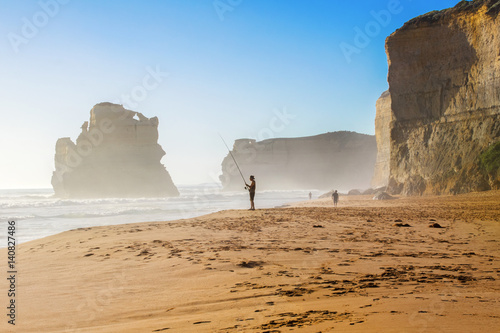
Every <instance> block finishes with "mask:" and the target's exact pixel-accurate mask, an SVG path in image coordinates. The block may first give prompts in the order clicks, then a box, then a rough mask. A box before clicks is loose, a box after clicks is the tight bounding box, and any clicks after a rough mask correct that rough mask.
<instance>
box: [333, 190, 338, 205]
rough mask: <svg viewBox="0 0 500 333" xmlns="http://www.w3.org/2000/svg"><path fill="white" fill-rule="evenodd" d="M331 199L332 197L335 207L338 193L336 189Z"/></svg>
mask: <svg viewBox="0 0 500 333" xmlns="http://www.w3.org/2000/svg"><path fill="white" fill-rule="evenodd" d="M332 199H333V205H334V206H335V207H337V204H338V203H339V194H338V193H337V190H335V191H333V193H332Z"/></svg>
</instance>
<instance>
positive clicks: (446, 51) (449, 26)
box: [386, 0, 500, 195]
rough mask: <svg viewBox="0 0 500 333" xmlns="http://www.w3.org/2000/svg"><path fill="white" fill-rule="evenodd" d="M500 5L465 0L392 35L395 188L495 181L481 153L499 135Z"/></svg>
mask: <svg viewBox="0 0 500 333" xmlns="http://www.w3.org/2000/svg"><path fill="white" fill-rule="evenodd" d="M499 12H500V1H498V0H496V1H492V0H475V1H471V2H468V1H461V2H460V3H459V4H458V5H457V6H455V7H454V8H451V9H447V10H443V11H439V12H431V13H428V14H426V15H423V16H420V17H417V18H415V19H413V20H411V21H409V22H407V23H406V24H405V25H404V26H403V27H402V28H401V29H399V30H397V31H396V32H394V33H393V34H392V35H391V36H389V37H388V38H387V41H386V52H387V55H388V62H389V75H388V81H389V92H390V98H391V110H392V116H393V117H394V121H392V123H391V124H392V125H391V126H390V165H389V168H390V180H389V190H390V191H391V193H402V194H405V195H421V194H444V193H464V192H469V191H477V190H487V189H490V188H491V187H492V184H493V183H494V181H495V179H493V180H492V179H489V178H488V177H487V176H486V174H485V172H483V170H482V169H481V166H480V162H479V160H480V159H479V156H480V155H481V153H482V152H484V151H486V150H487V149H488V147H489V145H491V144H493V143H494V142H497V141H498V140H499V139H500V118H499V116H500V51H499V50H500V19H499ZM499 174H500V173H499Z"/></svg>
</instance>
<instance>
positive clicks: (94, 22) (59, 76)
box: [0, 0, 458, 188]
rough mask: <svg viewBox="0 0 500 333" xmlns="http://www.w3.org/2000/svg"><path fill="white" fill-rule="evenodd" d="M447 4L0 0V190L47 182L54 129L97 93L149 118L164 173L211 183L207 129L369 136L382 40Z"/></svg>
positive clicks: (82, 116) (213, 151) (215, 164)
mask: <svg viewBox="0 0 500 333" xmlns="http://www.w3.org/2000/svg"><path fill="white" fill-rule="evenodd" d="M457 2H458V1H457V0H454V1H416V0H413V1H412V0H400V1H397V0H383V1H368V0H362V1H345V0H342V1H336V0H215V1H213V0H150V1H146V0H141V1H139V0H135V1H128V0H114V1H111V0H108V1H106V0H99V1H98V0H41V1H29V0H23V1H19V0H0V8H1V10H0V36H1V38H0V109H1V111H2V118H1V125H0V126H1V128H0V158H1V160H0V188H38V187H46V188H48V187H51V186H50V179H51V175H52V171H53V169H54V162H53V159H54V148H55V143H56V140H57V139H58V138H60V137H71V138H72V139H73V140H74V139H76V137H77V135H78V134H79V132H80V126H81V125H82V123H83V122H84V121H86V120H88V118H89V111H90V109H91V108H92V107H93V106H94V105H95V104H97V103H100V102H105V101H109V102H118V103H120V104H125V106H128V107H129V108H130V109H132V110H135V111H139V112H142V113H143V114H144V115H145V116H147V117H152V116H158V117H159V119H160V125H159V134H160V139H159V143H160V144H161V145H162V146H163V149H164V150H165V151H166V153H167V155H166V156H165V157H164V158H163V160H162V162H163V163H164V164H165V165H166V167H167V170H168V171H169V172H170V174H171V176H172V178H173V180H174V182H175V183H176V184H189V183H192V184H194V183H201V182H211V181H214V179H213V178H214V177H215V175H216V174H217V173H218V172H219V171H220V163H221V161H222V159H223V158H224V156H225V155H226V154H227V150H226V148H225V147H224V145H223V144H222V142H221V141H220V138H219V137H218V135H217V133H221V134H222V135H223V136H224V137H225V139H226V141H227V142H228V144H229V145H230V146H232V143H233V140H235V139H237V138H243V137H249V138H256V139H259V140H260V139H266V138H269V137H271V136H272V137H299V136H309V135H315V134H320V133H325V132H333V131H339V130H350V131H356V132H360V133H367V134H374V117H375V101H376V100H377V98H378V97H379V96H380V94H381V93H382V92H383V91H384V90H386V89H387V87H388V86H387V60H386V55H385V49H384V41H385V38H386V37H387V36H388V35H390V34H391V33H392V32H394V31H395V30H396V29H397V28H399V27H401V26H402V24H403V23H404V22H406V21H407V20H409V19H411V18H413V17H415V16H418V15H421V14H424V13H426V12H429V11H431V10H439V9H443V8H447V7H452V6H453V5H455V4H456V3H457ZM360 32H361V33H360ZM127 96H128V97H127Z"/></svg>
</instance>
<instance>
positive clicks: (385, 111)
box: [372, 91, 394, 188]
mask: <svg viewBox="0 0 500 333" xmlns="http://www.w3.org/2000/svg"><path fill="white" fill-rule="evenodd" d="M393 120H394V117H393V115H392V109H391V94H390V93H389V91H385V92H384V93H383V94H382V96H380V98H379V99H378V100H377V104H376V116H375V137H376V139H377V151H378V152H377V161H376V162H375V170H374V172H373V178H372V187H373V188H378V187H385V186H387V184H388V183H389V176H390V168H389V164H390V160H391V150H390V142H391V126H392V121H393Z"/></svg>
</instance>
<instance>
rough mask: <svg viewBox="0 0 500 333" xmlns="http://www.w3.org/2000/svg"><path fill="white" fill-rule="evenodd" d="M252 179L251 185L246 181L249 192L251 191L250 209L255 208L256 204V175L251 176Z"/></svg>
mask: <svg viewBox="0 0 500 333" xmlns="http://www.w3.org/2000/svg"><path fill="white" fill-rule="evenodd" d="M250 181H251V183H250V185H248V184H247V183H246V182H245V185H246V186H247V187H246V188H247V189H248V192H250V210H255V204H254V202H253V200H254V198H255V177H254V176H250Z"/></svg>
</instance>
